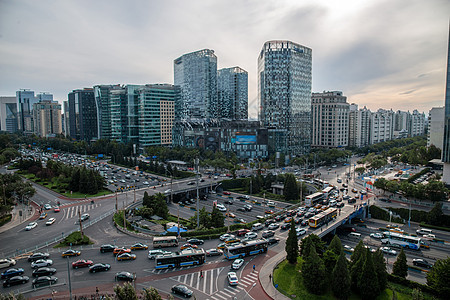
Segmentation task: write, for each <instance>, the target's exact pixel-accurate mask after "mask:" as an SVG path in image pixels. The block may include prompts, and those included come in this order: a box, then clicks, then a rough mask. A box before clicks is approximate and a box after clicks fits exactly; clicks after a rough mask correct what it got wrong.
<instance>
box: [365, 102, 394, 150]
mask: <svg viewBox="0 0 450 300" xmlns="http://www.w3.org/2000/svg"><path fill="white" fill-rule="evenodd" d="M393 129H394V112H393V111H391V110H384V109H379V110H378V111H377V112H373V113H372V114H371V115H370V132H369V144H376V143H380V142H385V141H389V140H392V137H393Z"/></svg>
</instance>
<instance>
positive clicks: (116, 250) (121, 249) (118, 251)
mask: <svg viewBox="0 0 450 300" xmlns="http://www.w3.org/2000/svg"><path fill="white" fill-rule="evenodd" d="M122 253H131V249H129V248H125V247H119V248H114V250H113V254H114V255H120V254H122Z"/></svg>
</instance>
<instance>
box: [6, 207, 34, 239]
mask: <svg viewBox="0 0 450 300" xmlns="http://www.w3.org/2000/svg"><path fill="white" fill-rule="evenodd" d="M30 209H31V211H30V212H29V213H28V214H26V215H25V216H24V215H22V216H20V215H19V210H20V209H18V206H14V208H13V210H12V211H11V214H12V218H11V221H9V222H8V223H6V224H5V225H3V226H2V227H0V233H2V232H5V231H7V230H9V229H11V228H14V227H16V226H18V225H20V224H23V223H26V222H27V221H29V220H30V219H32V218H34V217H36V218H37V215H36V212H37V210H36V208H35V204H34V203H33V202H30ZM25 213H26V212H24V214H25ZM35 215H36V216H35Z"/></svg>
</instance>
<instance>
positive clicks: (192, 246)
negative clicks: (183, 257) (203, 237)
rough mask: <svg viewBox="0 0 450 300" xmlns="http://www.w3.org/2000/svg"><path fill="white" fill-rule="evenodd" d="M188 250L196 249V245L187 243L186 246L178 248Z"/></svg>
mask: <svg viewBox="0 0 450 300" xmlns="http://www.w3.org/2000/svg"><path fill="white" fill-rule="evenodd" d="M188 248H194V249H197V248H198V246H197V245H194V244H189V243H187V244H184V245H183V246H181V247H180V249H181V250H184V249H188Z"/></svg>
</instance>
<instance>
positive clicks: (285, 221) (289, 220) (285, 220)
mask: <svg viewBox="0 0 450 300" xmlns="http://www.w3.org/2000/svg"><path fill="white" fill-rule="evenodd" d="M291 221H292V217H287V218H286V219H284V223H291Z"/></svg>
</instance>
